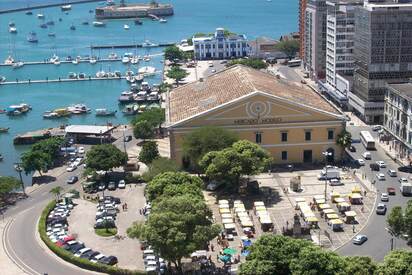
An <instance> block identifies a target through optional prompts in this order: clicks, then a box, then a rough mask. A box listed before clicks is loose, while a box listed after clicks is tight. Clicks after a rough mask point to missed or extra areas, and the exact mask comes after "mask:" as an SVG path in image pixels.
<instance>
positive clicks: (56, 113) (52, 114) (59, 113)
mask: <svg viewBox="0 0 412 275" xmlns="http://www.w3.org/2000/svg"><path fill="white" fill-rule="evenodd" d="M71 115H72V113H71V112H70V111H69V110H68V108H59V109H55V110H53V111H46V112H44V113H43V118H46V119H53V118H60V117H68V116H71Z"/></svg>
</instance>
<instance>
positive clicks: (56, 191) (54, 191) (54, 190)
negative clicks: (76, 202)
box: [49, 186, 63, 201]
mask: <svg viewBox="0 0 412 275" xmlns="http://www.w3.org/2000/svg"><path fill="white" fill-rule="evenodd" d="M62 191H63V188H62V187H61V186H56V187H53V188H52V189H50V191H49V192H50V193H52V194H54V195H55V196H56V201H58V200H59V199H60V194H61V192H62Z"/></svg>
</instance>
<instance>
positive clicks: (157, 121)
mask: <svg viewBox="0 0 412 275" xmlns="http://www.w3.org/2000/svg"><path fill="white" fill-rule="evenodd" d="M140 121H147V122H148V123H150V124H151V125H152V126H153V127H160V126H161V125H162V123H163V122H165V110H164V109H162V108H150V109H147V110H145V111H144V112H143V113H141V114H139V115H137V116H136V117H135V118H134V119H133V120H132V125H134V124H136V123H138V122H140Z"/></svg>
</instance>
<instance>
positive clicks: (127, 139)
mask: <svg viewBox="0 0 412 275" xmlns="http://www.w3.org/2000/svg"><path fill="white" fill-rule="evenodd" d="M132 139H133V137H132V136H130V135H129V136H125V137H124V142H129V141H131V140H132Z"/></svg>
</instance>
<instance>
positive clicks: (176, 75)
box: [166, 66, 189, 85]
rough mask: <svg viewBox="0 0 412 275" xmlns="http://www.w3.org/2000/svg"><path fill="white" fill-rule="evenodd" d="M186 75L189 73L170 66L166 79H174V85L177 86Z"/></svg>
mask: <svg viewBox="0 0 412 275" xmlns="http://www.w3.org/2000/svg"><path fill="white" fill-rule="evenodd" d="M188 75H189V73H188V72H186V71H185V70H184V69H182V68H180V67H179V66H172V67H171V68H170V69H169V70H168V71H167V73H166V76H167V77H168V78H171V79H174V80H175V81H176V85H179V81H181V80H182V79H184V78H185V77H186V76H188Z"/></svg>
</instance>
